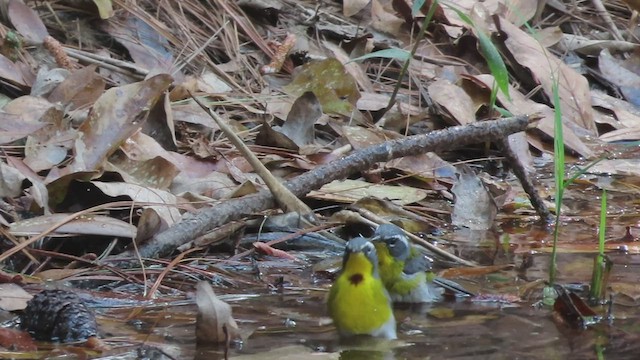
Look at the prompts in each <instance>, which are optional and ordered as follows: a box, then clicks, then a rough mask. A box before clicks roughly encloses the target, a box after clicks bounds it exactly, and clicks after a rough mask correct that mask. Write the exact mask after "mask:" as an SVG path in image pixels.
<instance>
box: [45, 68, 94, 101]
mask: <svg viewBox="0 0 640 360" xmlns="http://www.w3.org/2000/svg"><path fill="white" fill-rule="evenodd" d="M96 68H97V66H96V65H89V66H86V67H84V68H82V69H79V70H75V71H73V72H71V74H69V76H68V77H67V78H66V79H65V80H64V81H63V82H62V83H60V85H58V86H57V87H56V88H55V89H54V90H53V91H52V92H51V94H50V95H49V98H48V99H49V101H50V102H51V103H54V104H55V103H58V102H60V103H62V104H64V105H66V106H65V107H66V108H67V109H68V110H74V109H77V108H80V107H84V106H89V105H91V104H93V103H94V102H95V101H96V100H98V98H99V97H100V95H102V93H104V88H105V85H106V84H105V81H104V80H103V79H102V78H101V77H100V76H99V75H98V73H96Z"/></svg>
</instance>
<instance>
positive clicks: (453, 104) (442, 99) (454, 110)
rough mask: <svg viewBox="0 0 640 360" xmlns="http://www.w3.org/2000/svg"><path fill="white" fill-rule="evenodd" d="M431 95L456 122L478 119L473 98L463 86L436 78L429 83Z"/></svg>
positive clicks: (462, 122)
mask: <svg viewBox="0 0 640 360" xmlns="http://www.w3.org/2000/svg"><path fill="white" fill-rule="evenodd" d="M428 89H429V95H431V98H432V99H433V101H434V102H435V103H437V104H438V105H439V106H440V107H441V108H442V109H444V110H445V113H446V114H447V115H448V116H449V117H450V118H451V120H452V121H453V122H454V125H466V124H470V123H473V122H475V121H476V112H475V109H474V104H473V100H472V99H471V97H470V96H469V94H467V93H466V92H465V91H464V90H463V89H462V88H461V87H459V86H456V85H454V84H452V83H451V82H450V81H449V80H445V79H441V80H436V81H434V82H432V83H431V84H429V87H428Z"/></svg>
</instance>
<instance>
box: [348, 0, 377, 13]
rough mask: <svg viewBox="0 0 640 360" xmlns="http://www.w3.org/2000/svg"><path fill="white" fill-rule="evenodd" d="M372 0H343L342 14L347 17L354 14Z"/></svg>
mask: <svg viewBox="0 0 640 360" xmlns="http://www.w3.org/2000/svg"><path fill="white" fill-rule="evenodd" d="M369 2H371V0H345V1H343V2H342V14H343V15H344V16H346V17H350V16H353V15H355V14H357V13H358V12H360V10H362V9H364V8H365V7H366V6H367V5H369Z"/></svg>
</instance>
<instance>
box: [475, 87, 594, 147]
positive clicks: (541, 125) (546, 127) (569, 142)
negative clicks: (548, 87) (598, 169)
mask: <svg viewBox="0 0 640 360" xmlns="http://www.w3.org/2000/svg"><path fill="white" fill-rule="evenodd" d="M475 78H476V79H477V80H478V83H483V84H485V86H486V88H487V89H492V86H494V78H493V76H491V75H478V76H475ZM509 94H511V101H509V100H508V99H506V98H505V97H504V94H502V93H501V92H499V93H498V99H499V100H500V102H501V104H502V106H504V107H505V108H506V109H507V110H509V111H510V112H512V113H513V114H535V113H539V114H541V115H542V116H543V117H542V119H541V120H540V121H539V122H538V125H537V129H538V130H540V131H542V132H543V133H545V134H546V135H548V136H549V137H551V138H553V136H554V125H553V124H554V117H555V114H554V112H553V109H551V108H550V107H548V106H546V105H544V104H540V103H536V102H534V101H533V100H529V99H527V98H525V96H524V95H522V94H521V93H520V92H518V91H516V89H514V88H512V87H509ZM563 118H564V116H563ZM562 128H563V134H564V144H565V146H566V147H568V148H569V149H571V150H573V151H575V152H577V153H578V154H580V155H581V156H583V157H586V158H589V157H591V156H593V152H592V151H591V149H589V148H588V147H587V146H586V145H585V144H584V143H583V142H582V140H580V138H579V137H578V136H577V135H576V134H575V132H574V131H573V130H572V129H571V128H570V127H568V126H566V125H564V126H563V127H562ZM529 142H530V143H531V145H533V146H534V147H537V148H538V149H539V150H542V151H544V148H543V147H541V142H539V139H538V140H536V139H535V138H534V137H533V135H530V136H529Z"/></svg>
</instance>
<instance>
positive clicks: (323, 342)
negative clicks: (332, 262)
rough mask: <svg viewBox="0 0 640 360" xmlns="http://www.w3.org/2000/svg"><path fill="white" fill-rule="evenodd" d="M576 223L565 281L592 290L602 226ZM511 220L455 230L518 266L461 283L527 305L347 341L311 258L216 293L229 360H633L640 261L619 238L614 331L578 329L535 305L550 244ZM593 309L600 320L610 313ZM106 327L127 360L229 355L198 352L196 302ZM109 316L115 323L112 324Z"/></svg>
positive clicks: (447, 316) (568, 225)
mask: <svg viewBox="0 0 640 360" xmlns="http://www.w3.org/2000/svg"><path fill="white" fill-rule="evenodd" d="M591 210H593V211H594V212H593V213H592V214H594V213H597V211H596V210H595V209H591ZM577 219H578V218H577V217H576V218H566V222H565V223H564V224H563V227H562V234H563V237H562V238H561V245H562V246H561V253H560V254H559V257H558V260H559V271H558V281H559V282H561V283H571V284H577V285H587V284H588V283H589V279H590V276H591V267H592V262H593V256H594V255H593V254H594V250H595V249H597V247H596V245H595V244H596V238H597V234H596V231H595V227H594V225H593V224H594V223H597V221H596V220H597V218H595V219H596V220H594V221H587V220H585V219H586V218H582V220H577ZM634 221H636V220H634V218H633V217H630V216H627V217H625V216H617V217H616V216H612V219H611V220H610V229H609V230H608V234H609V235H608V237H609V238H610V239H611V241H613V242H615V241H617V240H618V239H622V238H623V236H624V234H625V226H626V225H629V224H632V223H633V222H634ZM507 223H508V222H506V221H505V222H504V225H503V227H501V228H500V229H498V230H495V231H492V232H485V233H482V234H478V233H471V232H468V231H456V232H452V233H451V234H450V235H449V236H450V239H451V240H452V241H453V242H454V243H455V247H456V251H457V252H458V253H459V254H460V255H461V256H463V257H465V258H467V259H474V260H476V261H478V262H479V263H481V264H482V265H498V264H513V265H514V266H511V267H510V268H507V269H504V270H501V271H497V272H493V273H489V274H483V275H478V276H462V277H460V278H457V279H456V280H457V281H459V282H460V283H461V284H463V285H464V286H466V287H467V288H468V289H470V290H472V291H475V292H478V293H482V294H500V295H514V296H516V295H517V296H518V297H520V299H521V301H517V302H516V301H513V298H511V297H510V298H508V300H509V301H503V302H500V301H493V302H476V301H472V300H468V299H457V300H456V299H448V300H444V301H442V302H438V303H436V304H431V305H429V306H425V307H423V308H413V309H407V308H398V309H397V310H396V319H397V320H398V330H399V340H397V341H392V342H389V341H381V340H374V339H356V340H354V341H348V342H344V341H342V342H340V341H339V340H338V339H337V337H336V334H335V332H334V330H333V328H332V326H331V325H330V324H329V322H328V320H327V318H326V316H325V306H324V298H325V296H326V293H327V288H328V286H329V285H330V281H329V280H326V279H321V278H320V277H318V276H314V274H313V273H312V271H311V270H310V265H311V263H312V262H314V261H313V260H311V261H309V262H305V263H301V264H297V265H295V266H291V264H288V267H286V269H285V270H283V268H279V267H278V266H277V264H278V261H280V260H278V261H275V262H271V263H269V264H271V265H270V266H264V267H261V270H262V277H261V279H262V281H263V282H264V285H261V286H247V287H245V288H243V289H238V288H236V289H233V290H232V291H228V290H225V289H218V290H217V292H218V293H219V294H225V293H232V294H231V295H230V296H227V297H226V300H227V301H228V302H229V303H230V304H232V306H233V308H234V317H235V318H236V320H237V321H238V323H239V325H240V327H241V329H242V330H243V332H245V335H246V334H249V336H248V337H247V338H245V339H244V340H240V341H235V342H233V343H232V346H231V350H230V354H229V355H230V356H231V357H232V358H234V357H238V358H242V359H303V358H307V357H311V356H313V358H314V359H316V358H320V359H323V358H328V359H338V358H339V359H423V358H425V359H426V358H432V359H596V358H605V359H606V358H610V359H626V358H628V359H635V358H638V356H639V355H638V353H639V352H638V351H639V350H640V349H638V347H640V342H639V341H638V340H640V309H639V308H638V306H637V305H638V304H639V303H640V302H637V301H636V300H637V299H640V275H638V274H640V257H638V255H637V251H635V250H634V249H635V248H634V245H633V242H628V241H620V243H621V244H622V245H624V246H621V250H612V251H610V252H609V255H610V258H611V259H612V261H613V262H614V264H615V265H614V268H613V272H612V275H611V280H610V286H611V288H612V291H611V293H614V294H615V297H614V302H615V305H614V307H613V315H614V316H615V319H614V320H613V322H612V323H611V324H608V323H602V324H600V325H597V326H595V327H593V328H590V329H587V330H575V329H571V328H570V327H568V326H566V325H564V324H562V323H560V322H558V321H557V320H556V319H554V315H553V312H552V311H551V310H550V309H548V308H545V307H543V306H538V305H537V303H538V301H539V300H540V298H541V290H542V287H543V283H542V281H543V280H544V279H546V278H547V269H548V267H549V258H550V255H549V252H548V251H547V250H548V249H546V246H547V245H548V244H550V241H551V235H550V234H549V233H548V232H547V231H546V230H544V229H541V228H539V227H538V226H536V225H532V224H520V225H518V226H517V227H514V224H513V223H509V224H508V225H506V224H507ZM632 231H633V230H632ZM507 235H508V236H507ZM622 250H627V252H623V251H622ZM294 255H296V254H295V253H294ZM297 255H299V256H303V255H308V254H297ZM276 279H277V280H284V286H275V287H274V286H268V285H267V284H269V283H270V284H273V283H275V282H276V281H275V280H276ZM494 300H495V299H494ZM498 300H499V299H498ZM596 311H599V312H601V313H604V311H605V309H604V308H596ZM101 318H102V320H103V321H102V324H103V325H104V326H103V328H104V329H105V331H106V332H108V335H107V336H106V340H107V341H110V342H111V343H112V344H114V345H116V346H115V349H114V351H115V352H118V351H119V352H122V351H125V350H126V349H127V348H128V347H127V346H125V345H133V344H132V340H134V339H135V341H141V342H145V343H146V344H147V345H149V346H157V347H159V348H162V349H164V351H166V352H167V353H169V354H172V355H173V356H174V357H175V358H179V359H182V358H197V359H215V358H222V357H223V353H224V351H223V349H222V348H202V347H198V348H196V346H195V342H194V321H195V320H194V318H195V308H194V305H192V304H185V305H180V306H173V305H168V306H164V307H163V306H159V307H156V308H153V309H145V308H142V309H138V312H133V311H132V309H130V308H129V309H117V310H114V309H111V310H107V311H105V312H103V316H102V317H101ZM107 318H109V319H111V320H110V321H105V320H106V319H107ZM113 319H117V320H113ZM125 320H126V322H125ZM119 341H122V342H121V343H119ZM135 341H134V342H135ZM117 344H121V345H122V346H121V347H119V346H118V345H117Z"/></svg>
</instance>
